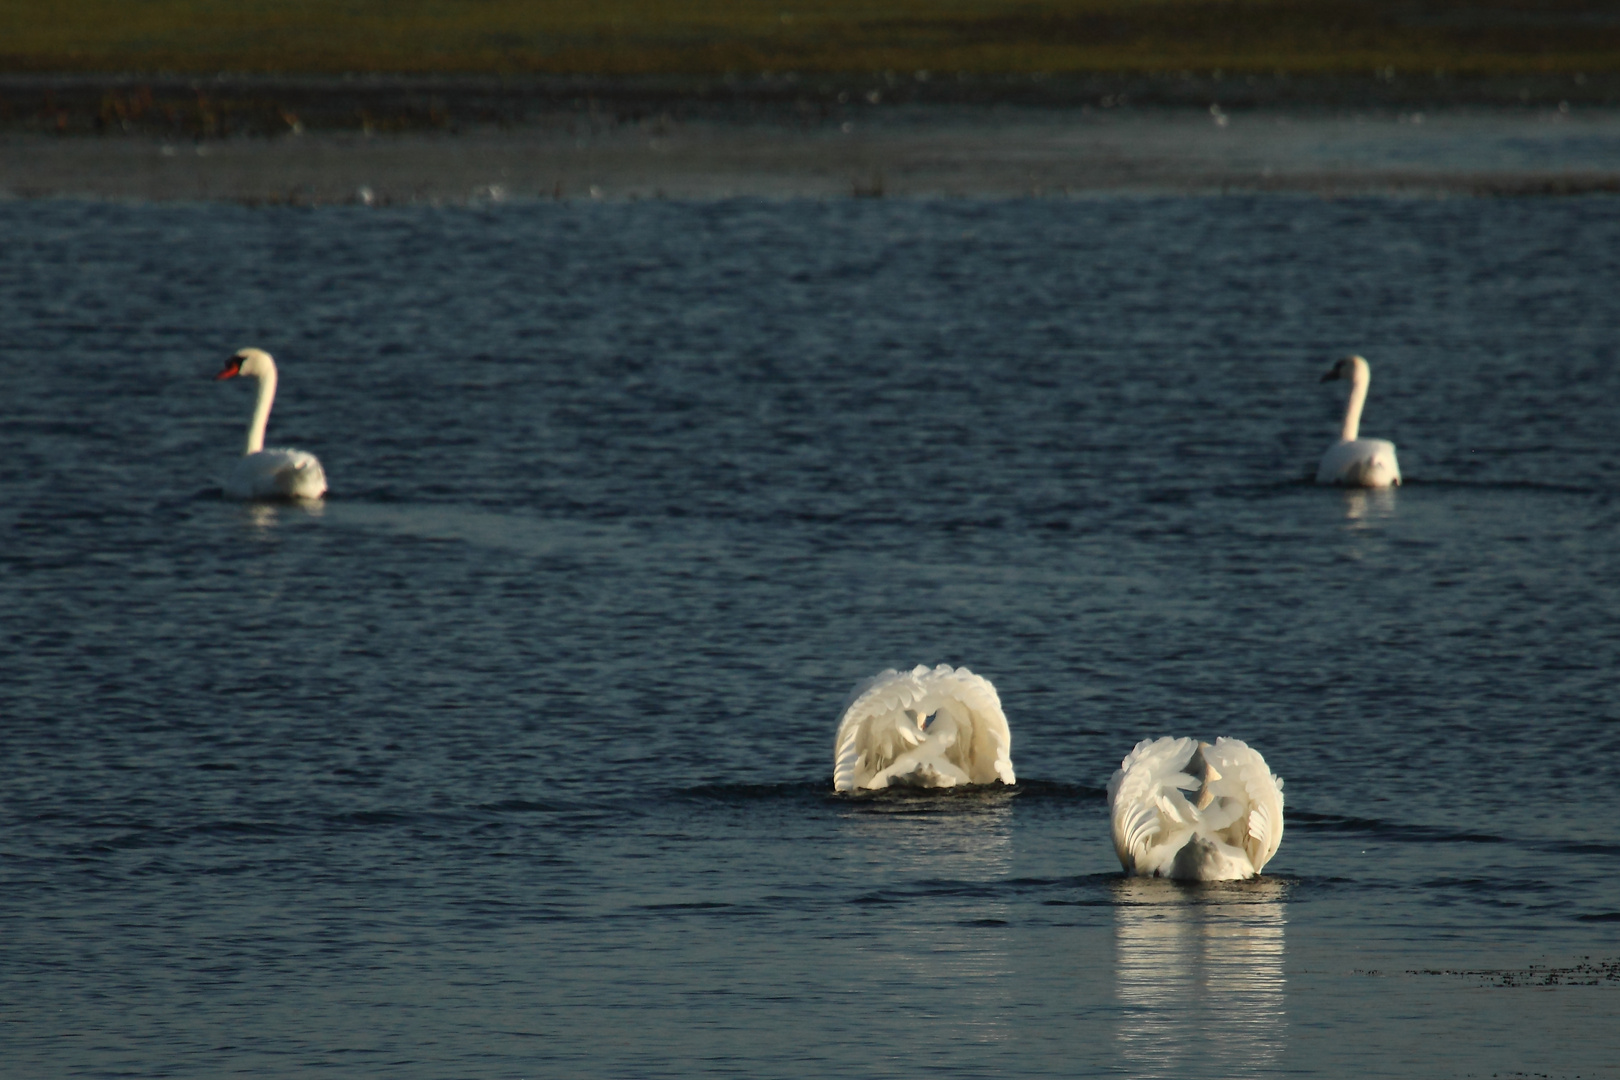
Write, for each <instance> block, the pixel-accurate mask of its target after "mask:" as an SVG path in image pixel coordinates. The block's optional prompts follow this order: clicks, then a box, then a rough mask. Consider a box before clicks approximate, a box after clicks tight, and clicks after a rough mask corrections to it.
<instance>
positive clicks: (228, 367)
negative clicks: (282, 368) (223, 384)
mask: <svg viewBox="0 0 1620 1080" xmlns="http://www.w3.org/2000/svg"><path fill="white" fill-rule="evenodd" d="M275 373H276V362H275V361H274V360H272V359H270V354H269V353H267V352H265V351H264V350H263V349H237V350H236V351H235V352H233V353H232V354H231V356H230V359H228V360H226V361H225V370H224V371H221V372H220V373H219V374H218V375H215V376H214V381H215V382H218V381H219V380H221V379H233V378H235V377H236V376H238V375H252V376H254V377H255V378H263V377H264V376H266V375H274V374H275Z"/></svg>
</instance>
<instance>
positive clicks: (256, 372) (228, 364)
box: [214, 349, 326, 499]
mask: <svg viewBox="0 0 1620 1080" xmlns="http://www.w3.org/2000/svg"><path fill="white" fill-rule="evenodd" d="M237 375H251V376H253V377H255V378H257V379H258V380H259V399H258V401H257V402H255V403H254V406H253V419H252V420H249V421H248V429H247V448H246V449H245V450H243V451H242V460H241V461H238V462H237V463H236V468H234V469H232V470H231V475H230V479H228V480H226V481H225V494H227V495H229V496H230V497H231V498H233V499H277V498H280V499H318V498H320V497H321V496H322V495H324V494H326V471H325V470H324V469H322V468H321V463H320V462H319V461H317V460H316V459H315V455H314V454H310V453H306V452H305V451H303V450H289V449H286V448H285V447H280V448H276V447H272V448H271V449H269V450H266V449H265V448H264V429H265V426H266V425H267V424H269V423H270V403H271V402H272V401H274V400H275V398H276V362H275V361H274V360H272V359H271V358H270V354H269V353H267V352H265V351H264V350H263V349H238V350H237V351H236V352H234V353H232V354H231V357H230V359H229V360H226V361H225V370H224V371H221V372H220V373H219V374H218V375H215V376H214V381H215V382H219V381H220V380H221V379H230V378H234V377H236V376H237Z"/></svg>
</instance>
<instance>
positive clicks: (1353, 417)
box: [1339, 364, 1372, 442]
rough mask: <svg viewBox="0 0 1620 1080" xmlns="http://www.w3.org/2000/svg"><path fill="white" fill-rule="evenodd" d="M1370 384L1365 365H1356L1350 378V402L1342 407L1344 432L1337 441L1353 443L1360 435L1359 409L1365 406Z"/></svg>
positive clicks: (1370, 376)
mask: <svg viewBox="0 0 1620 1080" xmlns="http://www.w3.org/2000/svg"><path fill="white" fill-rule="evenodd" d="M1370 382H1372V372H1370V371H1368V370H1367V365H1366V364H1356V365H1355V371H1354V374H1352V375H1351V376H1350V400H1349V401H1348V402H1346V403H1345V406H1344V430H1343V431H1342V432H1340V433H1339V441H1341V442H1355V441H1356V436H1357V435H1360V434H1361V407H1362V406H1363V405H1365V404H1367V384H1368V383H1370Z"/></svg>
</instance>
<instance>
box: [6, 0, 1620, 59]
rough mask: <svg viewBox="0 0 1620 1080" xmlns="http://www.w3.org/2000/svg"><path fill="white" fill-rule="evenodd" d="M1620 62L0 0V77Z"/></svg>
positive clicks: (1104, 19) (418, 11)
mask: <svg viewBox="0 0 1620 1080" xmlns="http://www.w3.org/2000/svg"><path fill="white" fill-rule="evenodd" d="M1390 68H1393V69H1395V70H1396V71H1400V72H1424V73H1428V72H1434V71H1444V72H1447V73H1449V74H1455V75H1459V76H1501V75H1519V74H1525V75H1528V74H1544V75H1553V74H1561V73H1574V72H1583V73H1592V74H1600V73H1612V72H1620V8H1617V5H1616V4H1614V3H1613V2H1612V0H1474V2H1467V3H1464V2H1457V0H1029V2H1007V0H684V2H677V0H595V2H586V0H555V2H551V3H536V2H534V0H341V2H340V0H61V2H59V3H56V4H43V3H38V2H35V0H0V73H5V72H10V73H31V72H67V73H71V72H132V73H172V74H206V73H215V72H242V73H278V74H304V75H316V74H336V73H346V72H379V73H380V72H389V73H399V74H450V73H489V74H512V75H570V74H591V75H606V76H616V75H617V76H626V75H694V76H704V75H719V74H724V73H728V72H738V73H753V72H764V71H776V72H785V71H796V72H803V73H855V72H873V71H900V72H917V71H931V72H941V73H945V72H970V73H978V74H991V73H1032V72H1051V73H1055V74H1064V73H1082V72H1137V73H1155V72H1175V71H1180V70H1188V71H1201V72H1210V71H1215V70H1223V71H1226V72H1232V73H1244V72H1256V73H1268V74H1269V73H1275V72H1279V71H1283V72H1288V73H1290V74H1298V75H1328V76H1331V75H1362V74H1366V73H1369V72H1371V71H1375V70H1376V71H1385V70H1387V69H1390Z"/></svg>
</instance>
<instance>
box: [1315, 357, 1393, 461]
mask: <svg viewBox="0 0 1620 1080" xmlns="http://www.w3.org/2000/svg"><path fill="white" fill-rule="evenodd" d="M1334 379H1349V380H1350V400H1349V401H1348V402H1347V403H1346V404H1345V407H1344V430H1343V431H1342V432H1340V434H1339V441H1338V442H1337V443H1335V444H1334V445H1332V446H1330V447H1328V452H1327V453H1325V454H1323V455H1322V464H1321V465H1319V466H1317V469H1316V482H1317V483H1318V484H1343V485H1345V486H1346V487H1392V486H1395V485H1398V484H1399V483H1400V482H1401V465H1400V462H1398V461H1396V460H1395V444H1394V443H1392V442H1390V441H1389V440H1388V439H1361V438H1357V436H1358V435H1359V434H1360V433H1361V407H1362V406H1363V405H1365V404H1366V403H1367V386H1368V384H1369V383H1371V382H1372V369H1371V368H1370V367H1368V366H1367V361H1365V360H1363V359H1362V358H1361V357H1359V356H1347V357H1345V358H1344V359H1343V360H1340V361H1339V362H1338V363H1336V364H1334V365H1333V367H1332V368H1330V369H1329V370H1328V373H1327V374H1326V375H1323V376H1322V379H1321V381H1322V382H1332V381H1333V380H1334Z"/></svg>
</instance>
